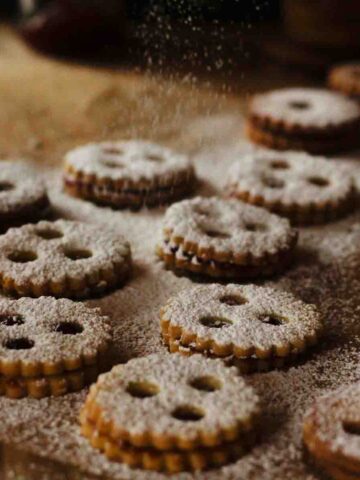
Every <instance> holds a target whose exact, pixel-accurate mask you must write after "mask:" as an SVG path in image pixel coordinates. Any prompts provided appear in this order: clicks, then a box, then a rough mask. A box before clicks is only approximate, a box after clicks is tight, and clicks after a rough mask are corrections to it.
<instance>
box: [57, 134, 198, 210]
mask: <svg viewBox="0 0 360 480" xmlns="http://www.w3.org/2000/svg"><path fill="white" fill-rule="evenodd" d="M194 180H195V174H194V169H193V166H192V164H191V162H190V160H189V159H188V157H187V156H185V155H180V154H178V153H175V152H173V151H172V150H170V149H168V148H165V147H162V146H160V145H157V144H154V143H150V142H145V141H140V140H138V141H135V140H132V141H122V142H104V143H97V144H89V145H85V146H83V147H79V148H76V149H75V150H72V151H71V152H69V153H68V154H67V155H66V157H65V173H64V187H65V190H66V191H67V192H68V193H70V194H72V195H74V196H77V197H80V198H84V199H87V200H91V201H94V202H95V203H100V204H103V205H109V206H112V207H115V208H134V209H137V208H140V207H142V206H149V207H151V206H158V205H161V204H164V203H170V202H172V201H174V200H177V199H179V198H182V197H184V196H186V195H187V194H188V193H189V192H190V191H191V189H192V188H193V185H194Z"/></svg>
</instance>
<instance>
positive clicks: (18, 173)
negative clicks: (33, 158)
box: [0, 161, 50, 232]
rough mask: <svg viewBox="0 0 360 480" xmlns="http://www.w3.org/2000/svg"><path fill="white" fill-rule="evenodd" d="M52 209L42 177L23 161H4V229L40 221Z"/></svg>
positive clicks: (0, 211)
mask: <svg viewBox="0 0 360 480" xmlns="http://www.w3.org/2000/svg"><path fill="white" fill-rule="evenodd" d="M49 212H50V203H49V199H48V196H47V192H46V188H45V185H44V183H43V182H42V180H40V179H39V178H37V177H36V176H35V175H34V173H33V171H32V170H31V169H29V168H28V167H27V166H26V165H25V164H22V163H21V162H12V161H1V163H0V225H1V227H0V229H1V232H5V231H6V230H7V229H8V228H9V227H11V226H15V225H22V224H23V223H28V222H31V221H37V220H39V219H40V218H44V217H46V216H47V215H48V214H49Z"/></svg>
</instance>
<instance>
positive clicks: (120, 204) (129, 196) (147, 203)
mask: <svg viewBox="0 0 360 480" xmlns="http://www.w3.org/2000/svg"><path fill="white" fill-rule="evenodd" d="M64 188H65V191H66V192H67V193H68V194H69V195H71V196H73V197H76V198H81V199H83V200H89V201H91V202H93V203H96V204H99V205H104V206H110V207H112V208H118V209H122V208H130V209H134V210H138V209H140V208H142V207H156V206H161V205H166V204H169V203H172V202H174V201H176V200H180V199H181V198H184V197H186V196H187V195H189V193H191V191H192V190H193V188H194V180H193V179H189V182H187V183H185V182H184V183H183V184H178V185H173V186H169V187H164V188H155V189H153V190H141V189H139V190H112V189H110V188H108V187H106V186H102V185H96V183H94V184H89V183H81V182H79V181H78V180H75V181H74V180H73V179H69V178H66V177H65V178H64Z"/></svg>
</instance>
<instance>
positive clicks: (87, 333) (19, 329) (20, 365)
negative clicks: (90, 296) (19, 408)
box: [0, 297, 112, 399]
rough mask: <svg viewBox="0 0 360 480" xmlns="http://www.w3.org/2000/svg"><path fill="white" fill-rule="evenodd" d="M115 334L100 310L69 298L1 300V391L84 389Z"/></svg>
mask: <svg viewBox="0 0 360 480" xmlns="http://www.w3.org/2000/svg"><path fill="white" fill-rule="evenodd" d="M111 339H112V334H111V328H110V324H109V319H108V318H107V317H105V316H103V315H101V312H100V310H99V309H95V308H91V309H90V308H88V307H86V306H85V305H83V304H81V303H75V302H73V301H71V300H68V299H59V300H58V299H55V298H52V297H41V298H38V299H32V298H21V299H19V300H10V299H7V298H2V299H0V395H3V396H6V397H9V398H14V399H15V398H22V397H27V396H29V397H33V398H43V397H47V396H50V395H53V396H59V395H65V394H66V393H68V392H73V391H78V390H81V389H82V388H83V387H84V386H85V385H87V384H89V383H92V382H93V381H95V380H96V378H97V375H98V373H100V372H101V371H102V370H103V368H105V366H106V363H107V352H108V349H109V346H110V342H111Z"/></svg>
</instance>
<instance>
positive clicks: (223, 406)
mask: <svg viewBox="0 0 360 480" xmlns="http://www.w3.org/2000/svg"><path fill="white" fill-rule="evenodd" d="M259 411H260V410H259V400H258V397H257V396H256V394H255V393H254V391H253V390H252V388H251V387H249V386H248V385H247V384H246V383H245V381H244V379H243V378H242V377H240V376H239V375H238V374H237V370H236V369H234V368H231V367H226V366H224V364H223V362H221V361H220V360H210V359H207V358H205V357H203V356H201V355H194V356H192V357H191V358H188V359H186V358H184V357H182V356H181V355H161V354H156V355H150V356H148V357H144V358H138V359H133V360H130V361H129V362H128V363H127V364H126V365H118V366H116V367H114V368H113V369H112V371H111V372H109V373H107V374H104V375H101V376H100V377H99V379H98V382H97V383H96V384H95V385H93V386H92V387H91V389H90V393H89V395H88V398H87V400H86V402H85V405H84V407H83V410H82V413H81V418H80V422H81V430H82V433H83V435H85V436H86V437H88V438H89V440H90V442H91V444H92V445H93V446H94V447H96V448H99V449H100V450H103V451H104V452H105V455H106V456H108V457H109V458H110V459H112V460H118V461H121V462H124V463H127V464H129V465H130V466H133V467H140V468H145V469H151V470H160V471H167V472H178V471H183V470H203V469H206V468H210V467H212V466H220V465H223V464H224V463H227V462H228V461H230V460H231V459H232V458H233V457H234V456H237V455H240V454H241V453H243V452H244V451H245V450H246V449H247V448H249V446H250V445H249V443H250V440H253V433H252V432H253V431H254V427H255V423H256V421H257V419H258V417H259Z"/></svg>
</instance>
